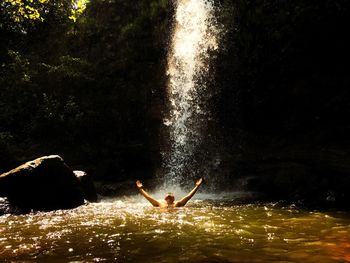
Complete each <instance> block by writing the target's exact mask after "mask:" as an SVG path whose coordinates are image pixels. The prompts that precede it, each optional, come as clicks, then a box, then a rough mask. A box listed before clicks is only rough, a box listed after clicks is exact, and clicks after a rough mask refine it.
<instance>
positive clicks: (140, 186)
mask: <svg viewBox="0 0 350 263" xmlns="http://www.w3.org/2000/svg"><path fill="white" fill-rule="evenodd" d="M136 186H137V188H138V189H141V188H142V187H143V185H142V183H141V182H140V180H137V181H136Z"/></svg>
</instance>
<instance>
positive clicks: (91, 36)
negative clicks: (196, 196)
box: [0, 0, 169, 180]
mask: <svg viewBox="0 0 350 263" xmlns="http://www.w3.org/2000/svg"><path fill="white" fill-rule="evenodd" d="M85 3H86V9H85ZM26 5H28V6H29V7H31V8H33V9H35V10H36V11H37V12H38V14H39V15H40V16H39V17H37V16H35V17H34V16H30V15H29V14H27V13H23V12H22V11H21V9H20V7H23V8H26ZM16 8H17V9H16ZM168 8H169V6H168V2H167V1H146V0H144V1H137V2H136V3H135V2H131V1H121V0H113V1H109V0H108V1H107V0H91V1H89V2H85V1H78V2H71V1H70V0H47V1H41V2H39V1H24V0H23V1H22V0H21V1H19V0H16V1H15V2H13V3H12V2H10V1H7V2H6V3H5V4H2V5H1V13H2V14H4V16H2V18H1V21H0V25H1V27H0V34H1V36H0V37H1V39H3V40H4V41H2V43H1V46H0V54H2V55H1V62H0V63H1V67H0V71H1V74H0V89H1V93H0V105H1V109H2V111H1V112H0V123H1V126H0V133H1V136H0V140H1V143H0V148H1V149H0V151H1V152H6V153H3V155H4V156H8V157H9V158H10V157H11V158H13V159H14V160H13V161H12V162H11V163H15V162H18V163H19V162H21V161H24V160H27V159H31V158H34V157H36V156H38V155H43V154H49V153H58V154H61V155H63V156H64V157H67V159H68V160H70V162H71V163H72V164H73V166H74V165H76V166H77V167H80V166H84V167H85V168H86V169H88V170H89V171H91V172H92V173H93V174H94V175H95V177H97V178H104V179H113V180H118V178H119V179H122V178H123V176H127V174H126V171H127V172H128V173H135V172H136V173H147V174H148V176H149V175H151V170H152V169H153V165H154V163H153V162H151V159H153V160H154V161H155V162H157V160H158V159H159V156H158V154H159V149H158V147H159V146H158V138H157V136H156V134H158V129H159V125H160V121H161V115H160V114H159V112H158V111H157V110H158V109H159V107H160V105H161V104H162V103H163V102H162V95H161V94H162V89H163V88H164V86H165V85H164V81H165V80H164V77H163V76H164V73H163V72H164V71H165V70H164V65H165V62H164V61H165V48H166V41H167V38H168V33H167V31H165V30H164V29H165V28H167V27H168V25H167V24H168V18H169V15H168V13H169V10H168ZM28 10H31V9H30V8H29V9H28ZM14 11H15V12H14ZM33 12H34V11H33ZM13 15H15V17H14V16H13ZM9 151H10V152H9ZM12 153H13V154H12ZM135 159H137V160H138V165H135V164H134V163H135ZM6 162H8V161H6ZM8 163H10V162H8ZM5 168H8V166H7V165H5V164H3V165H2V168H1V169H5ZM147 171H149V172H147ZM147 174H146V175H145V176H147ZM134 176H137V174H134Z"/></svg>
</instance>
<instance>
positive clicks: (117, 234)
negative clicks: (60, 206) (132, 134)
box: [0, 196, 350, 263]
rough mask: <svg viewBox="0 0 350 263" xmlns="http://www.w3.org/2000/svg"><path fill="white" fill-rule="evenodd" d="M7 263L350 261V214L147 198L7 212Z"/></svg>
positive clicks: (2, 222) (1, 245)
mask: <svg viewBox="0 0 350 263" xmlns="http://www.w3.org/2000/svg"><path fill="white" fill-rule="evenodd" d="M0 259H1V260H0V261H1V262H3V261H4V262H50V263H51V262H273V261H275V262H350V217H349V215H348V214H345V213H342V212H327V213H326V212H316V211H305V210H302V209H299V208H297V207H295V206H287V207H284V206H282V205H281V204H278V203H269V204H245V205H237V204H235V202H234V201H230V200H222V199H216V200H194V201H192V202H190V203H189V204H188V206H187V207H184V208H179V209H173V210H170V211H166V212H164V211H160V210H158V209H157V208H153V207H151V206H150V205H149V204H148V203H146V201H144V200H143V199H141V197H139V196H138V197H132V198H122V199H121V200H105V201H103V202H101V203H97V204H89V205H86V206H82V207H79V208H77V209H74V210H65V211H55V212H49V213H32V214H28V215H4V216H1V217H0Z"/></svg>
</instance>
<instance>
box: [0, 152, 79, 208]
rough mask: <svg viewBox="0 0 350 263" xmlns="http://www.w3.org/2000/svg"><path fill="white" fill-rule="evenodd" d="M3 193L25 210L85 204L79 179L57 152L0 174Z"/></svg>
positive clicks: (1, 194) (73, 206)
mask: <svg viewBox="0 0 350 263" xmlns="http://www.w3.org/2000/svg"><path fill="white" fill-rule="evenodd" d="M0 196H2V197H7V198H8V201H9V202H10V204H11V205H14V206H17V207H18V208H20V209H21V210H22V211H23V212H28V211H30V210H41V211H49V210H56V209H69V208H75V207H77V206H79V205H82V204H84V198H83V194H82V192H81V190H80V187H79V180H78V179H77V177H76V176H75V175H74V173H73V171H72V170H71V169H70V168H69V167H68V166H67V165H66V164H65V163H64V161H63V159H62V158H61V157H60V156H58V155H50V156H44V157H41V158H38V159H35V160H33V161H30V162H27V163H25V164H23V165H21V166H19V167H17V168H15V169H13V170H11V171H9V172H7V173H4V174H2V175H0Z"/></svg>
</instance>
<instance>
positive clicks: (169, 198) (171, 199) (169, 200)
mask: <svg viewBox="0 0 350 263" xmlns="http://www.w3.org/2000/svg"><path fill="white" fill-rule="evenodd" d="M164 199H165V201H166V202H167V203H168V204H172V203H174V201H175V197H174V194H173V193H171V192H169V193H167V194H166V196H165V198H164Z"/></svg>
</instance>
